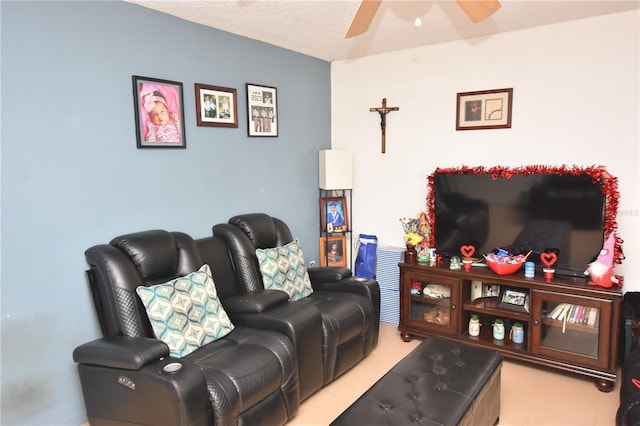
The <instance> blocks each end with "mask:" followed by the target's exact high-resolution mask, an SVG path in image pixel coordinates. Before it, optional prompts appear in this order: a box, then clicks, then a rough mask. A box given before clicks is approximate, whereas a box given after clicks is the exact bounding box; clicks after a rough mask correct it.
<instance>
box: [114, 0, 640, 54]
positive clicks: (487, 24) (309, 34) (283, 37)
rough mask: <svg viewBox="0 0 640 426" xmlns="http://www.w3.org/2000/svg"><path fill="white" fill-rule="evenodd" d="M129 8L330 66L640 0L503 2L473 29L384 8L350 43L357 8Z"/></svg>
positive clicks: (352, 1)
mask: <svg viewBox="0 0 640 426" xmlns="http://www.w3.org/2000/svg"><path fill="white" fill-rule="evenodd" d="M125 1H128V2H130V3H135V4H139V5H141V6H144V7H148V8H151V9H154V10H157V11H160V12H164V13H168V14H170V15H173V16H176V17H179V18H183V19H186V20H189V21H192V22H196V23H199V24H203V25H207V26H210V27H213V28H217V29H220V30H223V31H227V32H230V33H233V34H237V35H241V36H245V37H248V38H251V39H255V40H260V41H263V42H266V43H270V44H274V45H276V46H280V47H283V48H286V49H290V50H293V51H295V52H299V53H303V54H306V55H309V56H313V57H316V58H320V59H324V60H326V61H330V62H331V61H335V60H342V59H353V58H358V57H362V56H369V55H374V54H378V53H386V52H391V51H395V50H401V49H407V48H412V47H419V46H425V45H430V44H437V43H443V42H447V41H453V40H465V39H470V38H475V37H481V36H491V35H493V34H498V33H504V32H509V31H515V30H520V29H525V28H532V27H538V26H543V25H549V24H554V23H558V22H566V21H573V20H577V19H584V18H589V17H593V16H599V15H607V14H611V13H619V12H625V11H629V10H633V9H635V10H637V9H639V8H640V0H631V1H613V0H609V1H578V0H569V1H561V0H556V1H520V0H501V3H502V7H501V8H500V9H499V10H498V11H497V12H496V13H495V14H494V15H493V16H491V17H490V18H488V19H486V20H484V21H482V22H479V23H477V24H474V23H472V22H471V21H470V20H469V18H468V17H467V16H466V15H465V14H464V13H463V12H462V10H461V9H460V8H459V6H458V5H457V4H456V2H455V1H453V0H446V1H404V0H384V1H383V2H382V4H381V6H380V8H379V9H378V12H377V14H376V16H375V18H374V20H373V22H372V24H371V27H370V28H369V31H368V32H366V33H365V34H363V35H360V36H357V37H354V38H351V39H345V38H344V34H345V33H346V31H347V28H348V27H349V24H350V23H351V18H352V17H353V15H354V14H355V12H356V10H357V8H358V5H359V3H360V2H359V0H326V1H317V0H125ZM418 17H419V18H420V20H421V21H422V25H421V26H419V27H416V26H415V25H414V21H415V20H416V18H418Z"/></svg>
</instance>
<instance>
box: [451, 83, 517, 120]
mask: <svg viewBox="0 0 640 426" xmlns="http://www.w3.org/2000/svg"><path fill="white" fill-rule="evenodd" d="M512 103H513V89H512V88H511V89H497V90H483V91H481V92H464V93H458V98H457V103H456V130H481V129H508V128H511V105H512Z"/></svg>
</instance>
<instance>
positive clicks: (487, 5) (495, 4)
mask: <svg viewBox="0 0 640 426" xmlns="http://www.w3.org/2000/svg"><path fill="white" fill-rule="evenodd" d="M456 3H458V6H460V8H462V10H463V11H464V13H466V14H467V16H468V17H469V19H471V21H473V22H474V23H477V22H480V21H482V20H485V19H487V18H488V17H489V16H491V15H493V14H494V13H495V12H496V11H497V10H498V9H500V6H501V4H500V2H499V1H497V0H485V1H474V0H456Z"/></svg>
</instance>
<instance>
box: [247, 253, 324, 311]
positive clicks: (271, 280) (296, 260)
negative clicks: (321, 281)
mask: <svg viewBox="0 0 640 426" xmlns="http://www.w3.org/2000/svg"><path fill="white" fill-rule="evenodd" d="M256 255H257V256H258V262H259V263H260V272H261V273H262V281H263V283H264V288H265V289H267V290H282V291H284V292H286V293H287V294H288V295H289V299H290V300H291V301H296V300H300V299H303V298H305V297H307V296H308V295H310V294H311V293H313V288H312V287H311V280H310V279H309V273H308V272H307V267H306V266H305V262H304V255H303V254H302V249H301V248H300V244H299V243H298V240H294V241H292V242H290V243H289V244H286V245H284V246H282V247H275V248H269V249H257V250H256Z"/></svg>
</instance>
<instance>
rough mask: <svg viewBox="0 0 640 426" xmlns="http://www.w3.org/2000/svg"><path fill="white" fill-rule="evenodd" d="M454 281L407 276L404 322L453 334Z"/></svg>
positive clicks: (455, 320) (405, 280)
mask: <svg viewBox="0 0 640 426" xmlns="http://www.w3.org/2000/svg"><path fill="white" fill-rule="evenodd" d="M456 283H457V280H456V279H452V278H446V277H436V276H430V275H427V274H420V273H412V272H409V273H407V274H405V276H404V282H403V285H404V286H406V288H405V289H403V290H404V291H403V294H404V297H405V298H407V299H408V300H405V303H406V305H405V306H407V309H404V312H403V314H404V315H405V318H404V321H405V323H407V324H411V326H413V327H418V328H421V329H431V330H437V331H438V332H439V333H446V334H452V335H453V334H456V332H457V324H458V319H457V316H458V315H457V313H456V312H454V310H455V309H456V303H457V302H456V300H457V297H458V293H457V290H456V289H457V286H456Z"/></svg>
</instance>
